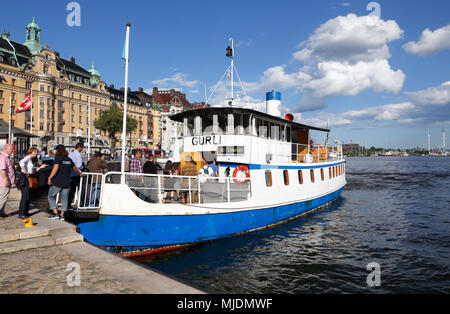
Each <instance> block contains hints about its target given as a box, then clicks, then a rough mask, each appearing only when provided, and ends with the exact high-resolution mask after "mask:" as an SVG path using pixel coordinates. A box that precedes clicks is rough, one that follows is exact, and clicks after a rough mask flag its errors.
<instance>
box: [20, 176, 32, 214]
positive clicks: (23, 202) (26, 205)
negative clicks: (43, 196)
mask: <svg viewBox="0 0 450 314" xmlns="http://www.w3.org/2000/svg"><path fill="white" fill-rule="evenodd" d="M20 192H22V197H21V199H20V205H19V218H23V217H28V216H29V213H28V211H29V210H30V185H29V183H28V180H26V181H25V185H24V186H22V187H21V188H20Z"/></svg>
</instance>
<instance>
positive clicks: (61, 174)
mask: <svg viewBox="0 0 450 314" xmlns="http://www.w3.org/2000/svg"><path fill="white" fill-rule="evenodd" d="M71 171H74V172H75V173H76V174H77V175H78V176H79V177H81V176H83V174H82V173H81V172H80V170H79V169H78V168H77V166H76V165H75V163H74V162H73V160H72V159H71V158H69V153H68V152H67V150H66V148H65V147H64V145H58V146H57V147H56V153H55V162H54V165H53V169H52V172H51V173H50V176H49V177H48V182H47V183H48V185H49V186H50V190H49V191H48V203H49V205H50V210H51V211H52V212H53V214H52V215H51V216H49V217H48V218H50V219H60V220H64V213H65V212H66V211H67V210H68V208H69V192H70V189H71V186H72V182H73V181H72V175H71ZM58 193H59V195H60V197H61V211H60V214H59V215H58V204H57V203H56V196H57V194H58Z"/></svg>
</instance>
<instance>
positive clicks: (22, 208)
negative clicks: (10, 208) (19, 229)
mask: <svg viewBox="0 0 450 314" xmlns="http://www.w3.org/2000/svg"><path fill="white" fill-rule="evenodd" d="M37 154H38V150H37V148H36V147H31V148H30V149H29V150H28V152H27V156H26V157H25V158H23V159H22V160H21V161H20V162H19V165H20V168H21V170H22V173H21V175H22V176H23V183H24V185H22V186H21V187H20V192H21V193H22V197H21V199H20V205H19V219H25V218H28V217H29V213H28V211H29V210H30V184H29V182H28V177H29V176H30V175H32V174H34V173H35V172H37V171H39V170H40V169H42V168H45V167H47V166H48V165H47V164H43V165H42V166H40V167H39V168H36V167H34V164H33V158H35V157H36V156H37Z"/></svg>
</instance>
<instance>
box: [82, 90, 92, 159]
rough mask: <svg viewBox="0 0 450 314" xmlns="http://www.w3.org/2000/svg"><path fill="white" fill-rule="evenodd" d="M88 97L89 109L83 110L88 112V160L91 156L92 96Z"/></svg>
mask: <svg viewBox="0 0 450 314" xmlns="http://www.w3.org/2000/svg"><path fill="white" fill-rule="evenodd" d="M87 97H88V109H87V110H81V112H87V113H88V131H87V155H88V160H89V159H90V158H91V96H87Z"/></svg>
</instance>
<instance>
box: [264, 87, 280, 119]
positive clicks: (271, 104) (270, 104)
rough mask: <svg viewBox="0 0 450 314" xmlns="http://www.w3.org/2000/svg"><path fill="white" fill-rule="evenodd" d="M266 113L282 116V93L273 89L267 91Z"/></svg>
mask: <svg viewBox="0 0 450 314" xmlns="http://www.w3.org/2000/svg"><path fill="white" fill-rule="evenodd" d="M266 113H267V114H270V115H271V116H275V117H278V118H280V117H281V93H280V92H276V91H274V90H272V91H271V92H268V93H266Z"/></svg>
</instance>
